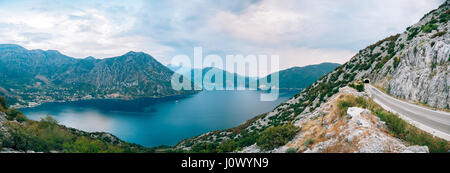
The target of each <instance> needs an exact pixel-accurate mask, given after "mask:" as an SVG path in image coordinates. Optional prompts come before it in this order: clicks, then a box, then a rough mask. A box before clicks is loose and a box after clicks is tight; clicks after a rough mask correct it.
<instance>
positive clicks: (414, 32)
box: [407, 28, 420, 40]
mask: <svg viewBox="0 0 450 173" xmlns="http://www.w3.org/2000/svg"><path fill="white" fill-rule="evenodd" d="M419 32H420V29H419V28H411V29H410V33H409V34H408V38H407V40H412V39H413V38H414V37H416V35H417V34H419Z"/></svg>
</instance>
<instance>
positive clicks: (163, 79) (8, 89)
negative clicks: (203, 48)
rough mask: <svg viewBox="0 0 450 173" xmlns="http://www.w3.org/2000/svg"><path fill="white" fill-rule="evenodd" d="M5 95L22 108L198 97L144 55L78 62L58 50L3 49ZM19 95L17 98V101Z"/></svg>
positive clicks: (0, 52)
mask: <svg viewBox="0 0 450 173" xmlns="http://www.w3.org/2000/svg"><path fill="white" fill-rule="evenodd" d="M0 62H1V64H0V67H1V68H0V76H1V77H3V78H4V79H8V80H3V81H0V87H1V88H2V89H1V90H0V94H1V93H3V94H2V95H5V96H7V97H8V100H9V101H10V102H9V104H11V105H15V106H16V107H23V106H35V105H38V104H40V103H43V102H52V101H64V100H66V101H67V100H72V101H73V100H81V99H93V98H119V99H132V98H137V97H164V96H172V95H183V94H193V93H195V91H175V90H173V89H172V88H171V84H170V81H171V76H172V74H173V71H171V70H170V69H168V68H167V67H165V66H164V65H162V64H161V63H159V62H158V61H157V60H156V59H155V58H153V57H152V56H150V55H148V54H146V53H143V52H134V51H129V52H128V53H126V54H124V55H121V56H116V57H111V58H105V59H95V58H89V57H88V58H87V59H76V58H73V57H69V56H66V55H64V54H61V53H60V52H59V51H54V50H47V51H44V50H40V49H35V50H28V49H25V48H23V47H21V46H19V45H13V44H5V45H0ZM15 96H17V97H15Z"/></svg>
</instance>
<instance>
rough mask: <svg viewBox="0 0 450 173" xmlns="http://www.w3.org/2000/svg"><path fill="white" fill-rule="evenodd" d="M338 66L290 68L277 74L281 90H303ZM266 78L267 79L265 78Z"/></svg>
mask: <svg viewBox="0 0 450 173" xmlns="http://www.w3.org/2000/svg"><path fill="white" fill-rule="evenodd" d="M339 65H340V64H336V63H322V64H317V65H308V66H304V67H292V68H289V69H286V70H282V71H279V72H277V73H278V75H279V79H280V87H279V88H281V89H304V88H306V87H308V86H309V85H311V84H312V83H314V82H315V81H316V80H317V79H319V78H320V77H322V76H323V75H325V74H327V73H329V72H331V71H333V70H334V69H335V68H336V67H338V66H339ZM265 78H267V77H265Z"/></svg>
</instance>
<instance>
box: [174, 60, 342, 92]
mask: <svg viewBox="0 0 450 173" xmlns="http://www.w3.org/2000/svg"><path fill="white" fill-rule="evenodd" d="M339 65H340V64H336V63H322V64H317V65H308V66H304V67H292V68H289V69H286V70H281V71H279V72H275V73H272V74H270V75H275V74H278V75H279V82H280V83H279V88H280V89H304V88H306V87H307V86H308V85H310V84H312V83H314V82H315V81H316V80H317V79H319V78H320V77H321V76H323V75H325V74H327V73H329V72H330V71H332V70H334V69H335V68H336V67H338V66H339ZM168 67H169V68H170V69H173V70H174V71H176V70H178V69H179V68H180V67H175V66H172V65H170V64H169V65H168ZM199 71H200V69H192V70H191V71H190V72H191V78H189V80H191V81H202V80H201V79H197V80H192V79H194V78H195V77H194V73H196V72H197V73H199ZM208 72H211V73H212V74H213V73H222V74H223V84H224V85H223V87H226V83H227V82H233V81H227V79H226V76H227V75H231V76H234V86H235V87H236V86H238V85H237V80H238V79H240V80H244V81H245V82H246V83H245V87H246V88H248V87H249V82H250V81H254V82H257V84H258V86H259V81H260V80H262V79H267V78H270V77H269V76H270V75H268V76H266V77H264V78H261V79H258V78H256V77H248V76H242V75H239V74H237V73H234V74H232V73H230V72H228V71H225V70H222V69H219V68H215V67H206V68H203V69H202V74H203V77H204V76H205V74H207V73H208ZM183 75H184V76H188V75H186V74H183ZM211 78H212V82H215V77H214V76H212V77H211ZM196 85H199V86H200V85H201V83H198V82H197V83H196Z"/></svg>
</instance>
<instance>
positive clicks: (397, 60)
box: [394, 57, 400, 69]
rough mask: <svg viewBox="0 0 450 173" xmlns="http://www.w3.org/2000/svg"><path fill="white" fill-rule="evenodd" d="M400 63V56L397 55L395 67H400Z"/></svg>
mask: <svg viewBox="0 0 450 173" xmlns="http://www.w3.org/2000/svg"><path fill="white" fill-rule="evenodd" d="M398 64H400V58H398V57H395V58H394V69H396V68H397V67H398Z"/></svg>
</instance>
